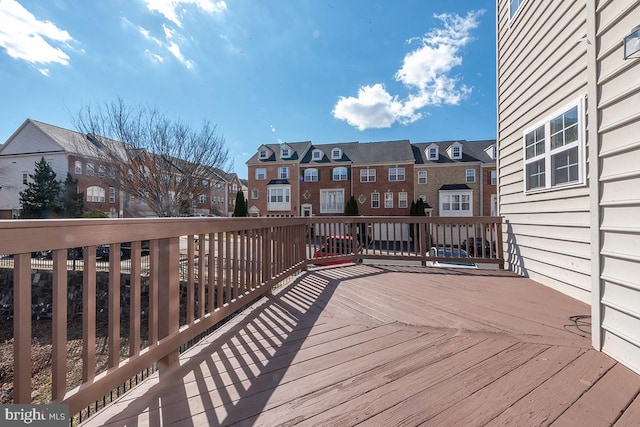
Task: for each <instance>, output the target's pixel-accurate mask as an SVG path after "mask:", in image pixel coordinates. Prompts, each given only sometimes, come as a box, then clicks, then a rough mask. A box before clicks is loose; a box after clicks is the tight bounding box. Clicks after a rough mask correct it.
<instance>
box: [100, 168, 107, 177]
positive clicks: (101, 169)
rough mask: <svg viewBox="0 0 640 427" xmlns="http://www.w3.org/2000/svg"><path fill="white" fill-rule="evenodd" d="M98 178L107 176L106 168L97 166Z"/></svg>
mask: <svg viewBox="0 0 640 427" xmlns="http://www.w3.org/2000/svg"><path fill="white" fill-rule="evenodd" d="M98 176H99V177H100V178H104V177H105V176H107V168H106V167H105V166H104V165H100V166H98Z"/></svg>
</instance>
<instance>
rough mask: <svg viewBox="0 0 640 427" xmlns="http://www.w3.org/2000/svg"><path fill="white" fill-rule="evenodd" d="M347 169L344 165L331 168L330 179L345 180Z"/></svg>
mask: <svg viewBox="0 0 640 427" xmlns="http://www.w3.org/2000/svg"><path fill="white" fill-rule="evenodd" d="M347 175H348V171H347V168H345V167H339V168H333V174H332V179H333V180H334V181H346V180H347Z"/></svg>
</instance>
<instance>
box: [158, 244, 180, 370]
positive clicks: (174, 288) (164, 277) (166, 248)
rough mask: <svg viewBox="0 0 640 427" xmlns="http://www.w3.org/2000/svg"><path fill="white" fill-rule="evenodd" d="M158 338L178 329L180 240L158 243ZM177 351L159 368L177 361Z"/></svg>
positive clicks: (172, 352) (170, 354) (161, 361)
mask: <svg viewBox="0 0 640 427" xmlns="http://www.w3.org/2000/svg"><path fill="white" fill-rule="evenodd" d="M158 243H159V247H158V252H159V253H158V270H159V271H158V313H161V315H159V316H158V338H159V339H160V340H161V339H162V338H165V337H167V336H169V335H170V334H172V333H174V332H177V331H178V328H179V327H180V318H179V315H180V274H179V273H180V239H179V238H178V237H172V238H168V239H160V240H159V241H158ZM178 356H179V349H178V348H176V349H175V350H172V351H171V352H170V353H169V354H167V355H166V356H165V357H163V358H162V359H160V360H159V361H158V366H159V367H160V368H163V367H167V366H169V365H172V364H174V363H176V362H177V361H178Z"/></svg>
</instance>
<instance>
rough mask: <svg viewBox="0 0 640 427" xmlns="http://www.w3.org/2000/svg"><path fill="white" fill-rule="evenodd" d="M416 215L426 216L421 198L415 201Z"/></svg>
mask: <svg viewBox="0 0 640 427" xmlns="http://www.w3.org/2000/svg"><path fill="white" fill-rule="evenodd" d="M416 216H427V214H426V213H425V212H424V201H423V200H422V199H418V201H417V202H416Z"/></svg>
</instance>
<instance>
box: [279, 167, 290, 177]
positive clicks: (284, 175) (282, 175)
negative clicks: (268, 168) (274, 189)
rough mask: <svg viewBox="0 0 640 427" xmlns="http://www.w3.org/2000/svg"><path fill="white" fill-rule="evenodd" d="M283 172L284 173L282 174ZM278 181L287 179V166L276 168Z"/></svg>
mask: <svg viewBox="0 0 640 427" xmlns="http://www.w3.org/2000/svg"><path fill="white" fill-rule="evenodd" d="M283 172H285V173H284V174H283ZM278 179H289V168H288V167H287V166H280V167H279V168H278Z"/></svg>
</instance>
